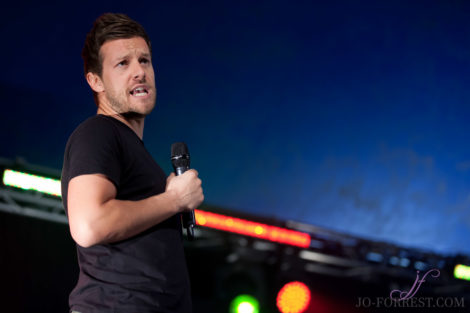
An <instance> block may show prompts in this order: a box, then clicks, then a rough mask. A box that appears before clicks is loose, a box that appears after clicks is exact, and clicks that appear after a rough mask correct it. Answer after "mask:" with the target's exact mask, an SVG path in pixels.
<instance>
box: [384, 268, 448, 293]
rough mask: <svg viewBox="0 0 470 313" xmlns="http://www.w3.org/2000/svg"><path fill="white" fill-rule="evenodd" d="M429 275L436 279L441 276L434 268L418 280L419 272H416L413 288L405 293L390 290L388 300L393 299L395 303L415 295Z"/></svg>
mask: <svg viewBox="0 0 470 313" xmlns="http://www.w3.org/2000/svg"><path fill="white" fill-rule="evenodd" d="M433 273H434V274H433ZM429 274H431V277H434V278H437V277H439V276H440V275H441V272H439V270H438V269H435V268H434V269H432V270H429V271H427V272H426V274H424V275H423V278H421V279H419V271H417V272H416V279H415V282H414V284H413V286H412V287H411V289H410V290H409V291H406V290H405V291H401V290H397V289H395V290H392V291H391V292H390V299H394V300H397V301H403V300H406V299H410V298H412V297H413V296H414V295H415V294H416V292H418V290H419V288H420V287H421V285H422V284H423V283H424V282H425V281H426V280H425V278H426V276H428V275H429ZM397 294H398V297H397V296H396V295H397Z"/></svg>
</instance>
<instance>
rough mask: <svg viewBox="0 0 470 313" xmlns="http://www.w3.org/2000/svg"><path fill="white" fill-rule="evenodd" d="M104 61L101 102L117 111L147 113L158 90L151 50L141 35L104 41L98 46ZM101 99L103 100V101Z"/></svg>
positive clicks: (153, 104) (120, 112)
mask: <svg viewBox="0 0 470 313" xmlns="http://www.w3.org/2000/svg"><path fill="white" fill-rule="evenodd" d="M100 54H101V57H102V62H103V72H102V75H101V80H102V83H103V88H104V92H103V94H102V96H101V97H99V99H100V106H101V105H109V107H110V108H111V109H112V110H113V111H115V112H116V113H119V114H122V113H137V114H139V115H143V116H145V115H148V114H149V113H150V112H151V111H152V110H153V108H154V106H155V100H156V96H157V90H156V88H155V77H154V72H153V66H152V59H151V55H150V50H149V47H148V45H147V43H146V42H145V40H144V39H143V38H141V37H133V38H129V39H117V40H111V41H107V42H105V43H104V44H103V45H102V46H101V49H100ZM103 102H104V103H103Z"/></svg>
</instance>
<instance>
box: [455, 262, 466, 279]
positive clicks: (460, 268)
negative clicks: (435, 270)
mask: <svg viewBox="0 0 470 313" xmlns="http://www.w3.org/2000/svg"><path fill="white" fill-rule="evenodd" d="M454 277H455V278H458V279H463V280H470V266H465V265H462V264H457V265H456V266H455V268H454Z"/></svg>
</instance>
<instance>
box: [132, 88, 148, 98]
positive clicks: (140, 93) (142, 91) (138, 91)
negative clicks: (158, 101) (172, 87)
mask: <svg viewBox="0 0 470 313" xmlns="http://www.w3.org/2000/svg"><path fill="white" fill-rule="evenodd" d="M148 93H149V91H148V90H147V88H145V87H137V88H134V89H132V90H131V91H130V94H131V95H133V96H135V97H144V96H146V95H148Z"/></svg>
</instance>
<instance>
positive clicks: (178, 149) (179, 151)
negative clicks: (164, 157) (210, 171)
mask: <svg viewBox="0 0 470 313" xmlns="http://www.w3.org/2000/svg"><path fill="white" fill-rule="evenodd" d="M189 163H190V160H189V151H188V147H187V146H186V144H185V143H184V142H175V143H174V144H172V145H171V164H172V165H173V167H174V168H175V169H176V168H178V167H185V168H189Z"/></svg>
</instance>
